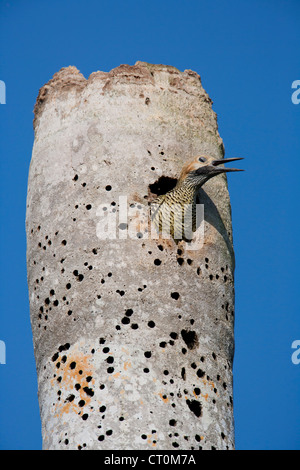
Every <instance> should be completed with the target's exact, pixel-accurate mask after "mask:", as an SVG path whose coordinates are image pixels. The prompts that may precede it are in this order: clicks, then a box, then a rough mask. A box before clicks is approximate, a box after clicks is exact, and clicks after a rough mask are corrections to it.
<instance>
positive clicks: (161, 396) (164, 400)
mask: <svg viewBox="0 0 300 470" xmlns="http://www.w3.org/2000/svg"><path fill="white" fill-rule="evenodd" d="M158 395H159V396H160V398H161V399H162V401H163V402H164V403H168V401H169V398H168V397H167V396H166V395H163V394H162V393H159V394H158Z"/></svg>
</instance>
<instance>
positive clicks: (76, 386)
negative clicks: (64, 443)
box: [51, 351, 95, 416]
mask: <svg viewBox="0 0 300 470" xmlns="http://www.w3.org/2000/svg"><path fill="white" fill-rule="evenodd" d="M91 357H92V356H91V355H90V354H85V353H83V352H78V351H74V352H73V353H69V354H68V359H67V360H66V361H65V362H63V361H61V358H60V356H58V357H57V359H56V367H57V365H58V364H59V368H57V371H56V377H54V378H53V379H52V380H51V384H52V386H53V387H56V388H57V384H58V383H59V387H60V389H61V390H60V398H61V400H60V402H58V403H56V404H55V411H56V416H62V415H63V414H68V413H70V412H74V413H76V414H79V415H80V414H81V413H82V408H83V406H86V405H89V403H90V402H91V397H92V396H93V395H94V391H93V385H94V384H95V379H94V378H93V372H94V367H93V365H92V364H91ZM57 375H59V378H60V381H59V382H58V381H57Z"/></svg>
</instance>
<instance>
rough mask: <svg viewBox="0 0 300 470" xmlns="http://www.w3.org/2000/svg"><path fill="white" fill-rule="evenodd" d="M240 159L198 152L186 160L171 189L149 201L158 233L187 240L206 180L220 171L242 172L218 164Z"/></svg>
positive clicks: (194, 221)
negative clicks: (198, 153)
mask: <svg viewBox="0 0 300 470" xmlns="http://www.w3.org/2000/svg"><path fill="white" fill-rule="evenodd" d="M236 160H243V159H242V158H226V159H224V158H223V159H220V160H216V159H215V158H213V157H211V156H209V155H198V156H196V157H194V158H193V159H192V160H191V161H189V162H187V163H186V164H185V165H184V166H183V168H182V171H181V174H180V177H179V179H178V182H177V184H176V186H175V188H174V189H172V190H171V191H169V192H167V193H166V194H163V195H161V196H158V197H157V198H156V199H155V200H154V201H153V202H152V204H151V220H152V224H153V225H154V227H155V229H156V231H157V232H159V233H165V234H170V235H171V236H172V238H173V239H174V240H175V242H177V243H178V242H179V241H180V240H185V241H191V239H192V237H193V232H195V230H196V200H197V193H198V190H199V188H200V187H201V186H203V184H204V183H206V181H208V180H209V179H211V178H213V177H214V176H217V175H220V174H221V173H229V172H233V171H243V170H239V169H237V168H225V167H221V166H220V165H223V163H229V162H233V161H236Z"/></svg>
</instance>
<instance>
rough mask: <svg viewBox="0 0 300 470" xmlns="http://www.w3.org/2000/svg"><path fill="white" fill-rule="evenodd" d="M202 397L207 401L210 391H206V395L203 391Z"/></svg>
mask: <svg viewBox="0 0 300 470" xmlns="http://www.w3.org/2000/svg"><path fill="white" fill-rule="evenodd" d="M201 397H203V398H204V400H205V401H207V399H208V393H206V394H205V395H204V393H201Z"/></svg>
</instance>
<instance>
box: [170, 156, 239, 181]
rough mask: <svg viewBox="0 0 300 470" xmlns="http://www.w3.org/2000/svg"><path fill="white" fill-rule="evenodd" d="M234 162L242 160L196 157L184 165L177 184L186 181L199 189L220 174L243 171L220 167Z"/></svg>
mask: <svg viewBox="0 0 300 470" xmlns="http://www.w3.org/2000/svg"><path fill="white" fill-rule="evenodd" d="M236 160H243V158H222V159H220V160H216V159H215V158H214V157H211V156H209V155H198V156H196V157H194V158H193V160H191V161H189V162H187V163H186V164H185V165H184V167H183V168H182V171H181V174H180V177H179V180H178V184H182V183H183V182H184V181H186V182H188V183H189V184H192V185H193V186H196V187H200V186H202V185H203V184H204V183H206V181H208V180H209V179H210V178H213V177H214V176H217V175H220V174H221V173H229V172H232V171H244V170H239V169H237V168H225V167H223V166H220V165H223V163H229V162H234V161H236Z"/></svg>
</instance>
